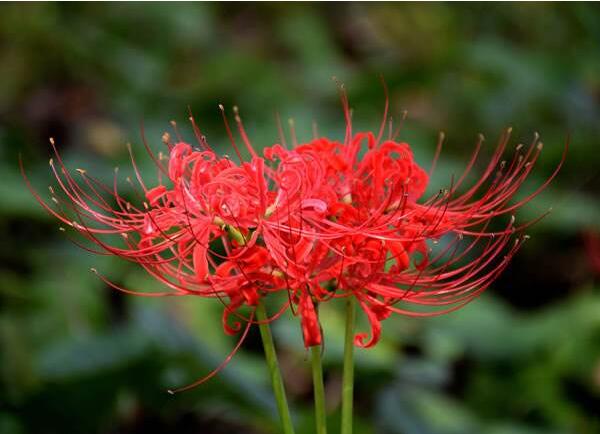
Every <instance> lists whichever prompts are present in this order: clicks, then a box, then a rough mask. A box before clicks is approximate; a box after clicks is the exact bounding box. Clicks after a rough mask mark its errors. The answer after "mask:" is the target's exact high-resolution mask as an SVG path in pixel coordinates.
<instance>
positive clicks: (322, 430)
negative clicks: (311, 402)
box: [310, 345, 327, 434]
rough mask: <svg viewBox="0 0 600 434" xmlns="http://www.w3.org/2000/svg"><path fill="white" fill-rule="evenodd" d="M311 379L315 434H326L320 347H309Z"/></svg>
mask: <svg viewBox="0 0 600 434" xmlns="http://www.w3.org/2000/svg"><path fill="white" fill-rule="evenodd" d="M310 353H311V362H312V377H313V388H314V398H315V421H316V424H317V430H316V433H317V434H327V417H326V415H325V387H324V386H323V366H322V364H321V347H320V346H319V345H316V346H314V347H310Z"/></svg>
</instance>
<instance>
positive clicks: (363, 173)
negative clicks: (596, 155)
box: [32, 96, 566, 348]
mask: <svg viewBox="0 0 600 434" xmlns="http://www.w3.org/2000/svg"><path fill="white" fill-rule="evenodd" d="M343 101H344V107H345V114H346V125H347V129H346V135H345V139H344V140H343V141H340V142H338V141H333V140H329V139H327V138H316V139H314V140H312V141H310V142H308V143H302V144H299V145H296V146H294V147H293V148H292V149H288V148H287V147H286V146H285V143H281V144H276V145H274V146H272V147H268V148H265V149H264V153H263V156H259V155H258V153H257V152H256V151H255V150H254V149H253V148H252V146H251V145H250V142H249V141H248V138H247V135H246V133H245V131H244V129H243V126H242V123H241V121H240V120H239V116H237V112H236V121H237V125H238V129H239V133H240V136H241V138H242V140H243V142H244V144H245V146H246V148H247V151H248V152H249V154H250V156H251V157H250V160H249V161H242V158H241V152H240V150H239V149H238V147H237V145H236V143H235V141H234V139H233V135H232V134H231V132H230V129H229V125H228V124H227V121H225V122H226V124H225V126H226V128H227V131H228V133H229V136H230V138H231V140H232V143H233V146H234V149H235V151H236V154H237V155H238V157H239V160H240V162H239V163H235V162H233V161H232V160H230V159H229V158H226V157H219V156H217V155H216V154H215V153H214V152H213V151H212V149H211V148H210V147H209V145H208V144H207V143H206V140H205V139H204V137H203V136H202V135H201V134H200V133H199V131H198V129H197V127H196V125H195V123H193V127H194V130H195V132H196V133H197V137H198V144H199V146H200V148H198V149H195V148H192V146H191V145H189V144H187V143H184V142H182V141H180V142H178V143H172V142H171V141H170V139H169V137H168V135H165V139H164V142H165V145H166V146H167V147H168V151H169V158H168V164H166V162H165V161H164V159H163V158H162V157H161V158H157V157H156V156H155V155H154V154H152V152H150V155H151V157H152V158H153V159H154V161H155V163H156V166H157V170H158V182H156V183H153V184H152V186H150V185H149V184H147V183H146V182H145V181H144V180H143V179H142V176H141V174H140V173H139V171H138V170H137V167H136V164H135V160H134V159H133V157H132V162H133V167H134V170H135V175H136V178H137V181H138V184H139V186H140V188H141V193H142V194H143V196H144V198H145V200H143V201H142V202H141V204H138V205H133V204H131V203H130V202H129V201H128V200H126V199H125V198H124V197H122V196H121V195H120V194H119V192H118V190H117V177H116V174H115V181H114V184H113V185H112V186H106V185H104V184H102V183H100V182H99V181H98V180H96V179H95V178H93V177H91V176H90V175H88V174H87V173H86V172H85V171H83V170H77V171H76V173H74V172H71V171H70V170H69V169H68V168H67V167H65V165H64V164H63V161H62V160H61V158H60V155H59V153H58V152H57V151H56V148H55V147H54V143H52V147H53V148H54V151H55V155H56V157H55V158H56V161H53V160H50V166H51V169H52V171H53V172H54V175H55V177H56V179H57V182H58V186H59V189H58V190H60V191H61V192H62V194H61V195H58V194H57V190H55V189H52V188H51V199H52V201H53V202H55V204H56V207H55V208H53V207H51V206H49V205H48V204H47V203H46V202H45V201H44V200H43V199H42V198H41V197H40V196H39V195H38V194H37V193H35V192H34V194H35V195H36V198H37V199H38V200H39V202H40V203H41V204H42V205H43V206H44V207H45V208H46V210H47V211H48V212H50V213H51V214H53V215H54V216H55V217H57V218H58V219H60V220H61V221H62V222H63V223H64V224H65V225H67V226H70V227H72V228H73V229H75V230H76V231H77V232H79V233H80V234H81V235H83V236H84V237H85V238H87V239H88V240H89V241H91V242H92V243H94V244H95V245H97V246H98V247H100V248H101V250H102V252H100V251H98V252H97V253H104V254H111V255H116V256H120V257H122V258H124V259H126V260H130V261H133V262H136V263H138V264H139V265H140V266H142V267H143V268H144V269H145V270H146V271H147V272H148V273H149V274H150V275H152V276H153V277H154V278H156V279H157V280H159V281H161V282H162V283H163V284H164V285H165V287H166V288H167V290H166V291H165V292H161V293H154V294H148V293H144V292H142V291H133V290H129V289H125V288H121V287H119V286H118V285H116V284H114V283H112V282H110V281H109V280H108V279H106V278H105V277H104V276H102V275H101V278H102V279H103V280H105V281H106V282H107V283H108V284H109V285H111V286H113V287H115V288H116V289H118V290H121V291H124V292H127V293H131V294H136V295H152V296H163V295H175V296H177V295H195V296H202V297H208V298H217V299H219V300H220V301H221V302H223V303H224V305H225V309H224V313H223V326H224V328H225V331H226V332H228V333H235V332H238V331H240V329H241V327H242V323H243V322H246V323H247V327H248V326H249V325H250V324H252V323H255V321H254V320H253V315H250V316H249V317H247V316H244V315H242V314H241V313H240V308H242V307H243V306H250V307H251V308H252V307H254V306H256V305H257V304H258V303H259V301H260V300H261V298H263V297H266V296H268V295H269V294H271V293H278V292H285V293H287V294H288V297H287V298H286V300H287V301H286V302H284V304H283V305H282V306H281V309H280V310H279V311H278V313H277V314H276V315H275V316H278V315H280V314H281V313H282V312H284V311H285V310H286V309H287V308H289V307H291V308H292V310H293V312H294V313H296V314H298V315H299V316H300V317H301V326H302V330H303V336H304V342H305V345H306V346H307V347H309V346H314V345H319V344H321V342H322V336H321V327H320V324H319V318H318V306H319V304H320V303H322V302H325V301H326V300H329V299H331V298H341V297H355V298H356V299H357V300H358V302H359V305H360V306H361V308H362V310H363V311H364V313H365V314H366V316H367V318H368V320H369V322H370V324H371V332H370V334H367V333H360V334H358V335H357V336H356V339H355V342H356V344H357V345H359V346H364V347H370V346H372V345H374V344H375V343H376V342H377V341H378V339H379V337H380V333H381V321H382V320H383V319H385V318H387V317H389V316H390V315H391V314H392V313H398V314H403V315H411V316H427V315H438V314H441V313H445V312H450V311H453V310H455V309H458V308H460V307H461V306H464V305H465V304H466V303H468V302H469V301H471V300H472V299H473V298H475V297H476V296H477V295H479V294H481V292H482V291H484V290H485V289H486V288H487V287H488V286H489V285H490V284H491V283H492V282H493V280H494V279H495V278H496V277H497V276H498V275H499V274H500V273H501V272H502V271H503V270H504V268H505V267H506V266H507V264H508V262H509V261H510V259H511V258H512V257H513V256H514V254H515V253H516V252H517V251H518V249H519V248H520V247H521V245H522V244H523V242H524V240H525V239H526V236H523V235H517V236H516V239H515V240H514V241H511V238H513V234H515V233H517V234H519V233H521V231H522V230H523V229H524V228H526V227H527V226H529V225H530V224H532V223H534V222H528V223H525V224H521V225H520V226H516V225H515V219H514V217H512V215H514V213H515V212H516V210H517V209H518V208H520V207H521V206H522V205H524V204H525V203H527V202H529V201H530V200H531V199H533V198H534V197H535V196H536V195H537V194H538V193H539V192H540V191H542V190H543V189H544V188H545V187H546V186H547V185H548V184H549V183H550V181H551V180H552V179H553V178H554V177H555V176H556V174H557V172H558V170H559V168H560V166H561V165H562V162H563V161H564V155H563V159H562V160H561V162H560V164H559V165H558V167H557V169H556V170H555V171H554V173H553V174H552V175H551V176H550V177H549V178H548V179H547V180H546V181H545V182H544V183H543V184H542V185H541V186H540V187H539V188H538V189H537V190H535V191H534V192H533V193H531V194H529V195H527V196H525V197H524V198H521V199H519V200H517V201H515V202H511V199H512V198H513V196H515V194H516V193H517V191H518V190H519V188H520V187H521V185H522V184H523V183H524V181H525V179H526V178H527V177H528V175H529V174H530V173H531V171H532V169H533V167H534V165H535V163H536V161H537V159H538V157H539V155H540V152H541V149H542V145H541V143H539V142H538V138H537V136H536V137H535V138H534V140H533V142H532V143H531V144H530V145H529V146H528V147H523V146H521V145H519V146H517V147H516V150H515V152H514V155H513V157H512V159H511V160H510V161H509V162H506V161H503V160H502V158H503V155H504V153H505V150H506V148H507V146H508V142H509V135H510V130H508V131H506V132H505V133H504V134H503V136H502V137H501V139H500V142H499V144H498V146H497V148H496V150H495V152H494V154H493V155H492V157H491V159H490V161H489V163H488V164H487V167H486V168H485V170H484V171H483V173H482V174H481V175H480V176H479V177H477V178H476V180H475V181H473V182H471V184H470V185H468V186H467V185H466V184H467V182H468V181H469V180H470V179H471V177H472V175H471V171H472V169H473V168H474V167H475V165H476V163H477V161H478V159H479V153H480V149H481V145H482V140H483V139H481V140H480V141H479V143H478V144H477V147H476V149H475V152H474V153H473V156H472V158H471V159H470V161H469V162H468V163H467V165H466V168H465V170H464V172H463V173H462V174H461V175H460V176H459V177H458V178H457V179H455V180H453V181H452V182H451V184H450V187H449V188H448V189H446V190H442V191H440V192H439V193H437V194H434V195H433V196H431V197H429V198H427V199H424V200H423V199H422V197H423V195H424V193H425V191H426V189H427V186H428V181H429V174H428V173H427V172H426V171H425V170H424V169H423V168H421V167H420V166H419V165H418V164H417V163H416V162H415V160H414V156H413V153H412V150H411V148H410V146H409V145H408V144H407V143H403V142H398V141H397V140H396V139H395V136H394V135H391V134H390V135H389V136H388V137H387V139H385V140H383V139H382V138H383V131H384V125H385V121H386V120H385V116H384V123H383V124H382V127H381V128H380V130H379V132H378V134H377V136H375V135H374V134H373V133H357V134H353V132H352V125H351V121H350V115H349V111H348V107H347V103H346V101H345V96H344V98H343ZM192 122H193V121H192ZM146 148H147V149H148V151H149V148H148V147H147V146H146ZM440 148H441V142H440V145H439V146H438V150H437V153H436V159H437V156H438V155H439V151H440ZM565 151H566V149H565ZM434 165H435V162H434V164H433V165H432V169H433V166H434ZM32 191H33V190H32ZM502 216H506V218H505V219H504V220H505V223H504V226H503V227H500V228H498V227H497V226H496V225H495V224H493V223H492V220H494V219H495V218H496V217H502ZM114 235H118V236H119V237H118V238H119V239H118V240H115V237H114ZM435 244H438V245H439V246H440V248H436V249H435V253H434V251H433V250H432V249H433V248H434V245H435ZM86 248H87V247H86ZM296 308H297V309H296ZM233 316H234V317H235V318H232V319H231V320H230V318H231V317H233ZM246 331H247V328H246ZM244 336H245V333H244ZM236 348H237V347H236Z"/></svg>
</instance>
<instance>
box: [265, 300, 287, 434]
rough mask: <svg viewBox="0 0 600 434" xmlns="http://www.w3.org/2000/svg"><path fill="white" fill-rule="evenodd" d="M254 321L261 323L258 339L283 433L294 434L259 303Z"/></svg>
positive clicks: (271, 340) (267, 325) (273, 346)
mask: <svg viewBox="0 0 600 434" xmlns="http://www.w3.org/2000/svg"><path fill="white" fill-rule="evenodd" d="M256 319H257V320H258V321H260V322H262V323H259V324H258V328H259V329H260V337H261V338H262V342H263V347H264V349H265V359H266V360H267V366H268V368H269V374H270V375H271V383H272V384H273V393H274V394H275V401H276V402H277V410H278V411H279V418H280V419H281V426H282V428H283V433H284V434H294V426H293V425H292V418H291V416H290V409H289V407H288V404H287V399H286V397H285V388H284V387H283V379H282V378H281V371H280V370H279V362H278V361H277V354H276V353H275V345H273V335H272V334H271V328H270V327H269V324H268V323H267V322H265V320H266V319H267V313H266V311H265V307H264V306H263V305H262V303H259V304H258V306H257V307H256Z"/></svg>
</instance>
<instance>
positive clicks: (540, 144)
mask: <svg viewBox="0 0 600 434" xmlns="http://www.w3.org/2000/svg"><path fill="white" fill-rule="evenodd" d="M543 147H544V144H543V143H542V142H540V143H538V145H537V148H538V150H539V151H541V150H542V148H543Z"/></svg>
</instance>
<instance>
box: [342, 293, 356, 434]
mask: <svg viewBox="0 0 600 434" xmlns="http://www.w3.org/2000/svg"><path fill="white" fill-rule="evenodd" d="M354 303H355V302H354V297H353V296H348V298H347V300H346V336H345V339H344V373H343V377H342V434H352V406H353V399H354V324H355V322H356V312H355V308H354Z"/></svg>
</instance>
